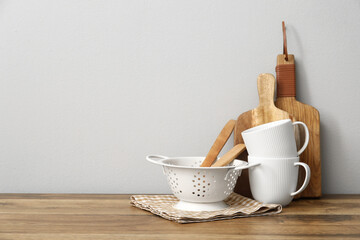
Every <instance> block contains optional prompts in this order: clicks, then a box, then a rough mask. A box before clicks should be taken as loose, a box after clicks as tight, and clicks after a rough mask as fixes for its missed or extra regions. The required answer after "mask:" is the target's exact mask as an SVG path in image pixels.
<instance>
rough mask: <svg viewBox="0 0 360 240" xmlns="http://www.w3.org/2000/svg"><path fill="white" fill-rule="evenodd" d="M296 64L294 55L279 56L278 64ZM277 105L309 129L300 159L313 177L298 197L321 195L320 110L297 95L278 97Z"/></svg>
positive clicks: (302, 171) (302, 174)
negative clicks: (307, 166) (286, 58)
mask: <svg viewBox="0 0 360 240" xmlns="http://www.w3.org/2000/svg"><path fill="white" fill-rule="evenodd" d="M282 64H295V58H294V55H292V54H289V56H288V61H286V60H285V57H284V55H282V54H281V55H278V56H277V65H282ZM275 105H276V106H277V107H278V108H281V109H283V110H285V111H287V112H289V113H290V114H291V115H292V116H294V117H295V118H296V119H297V120H298V121H301V122H304V123H305V124H306V126H307V127H308V129H309V145H308V146H307V148H306V149H305V151H304V152H303V153H302V154H301V155H300V161H301V162H304V163H306V164H308V165H309V167H310V169H311V178H310V182H309V185H308V186H307V188H306V189H305V190H304V191H303V192H302V193H300V194H299V195H298V196H297V197H320V196H321V157H320V115H319V111H318V110H317V109H316V108H314V107H312V106H310V105H307V104H304V103H302V102H299V101H297V100H296V98H295V97H278V98H277V99H276V102H275ZM299 133H300V142H301V144H302V143H303V142H304V138H305V133H304V131H303V128H299ZM304 178H305V172H304V170H303V169H301V170H300V171H299V184H298V185H299V186H301V184H302V183H303V181H304Z"/></svg>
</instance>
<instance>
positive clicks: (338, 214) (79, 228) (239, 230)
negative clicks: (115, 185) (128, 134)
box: [0, 194, 360, 240]
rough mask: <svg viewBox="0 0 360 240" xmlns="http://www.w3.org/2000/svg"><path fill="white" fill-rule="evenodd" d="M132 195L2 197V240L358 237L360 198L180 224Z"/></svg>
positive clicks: (300, 203) (318, 201) (307, 202)
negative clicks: (139, 203)
mask: <svg viewBox="0 0 360 240" xmlns="http://www.w3.org/2000/svg"><path fill="white" fill-rule="evenodd" d="M129 198H130V195H92V194H84V195H71V194H69V195H67V194H0V239H8V240H10V239H11V240H15V239H16V240H35V239H36V240H60V239H63V240H75V239H79V240H85V239H89V240H94V239H96V240H105V239H106V240H108V239H135V240H137V239H160V240H165V239H290V240H291V239H345V238H346V239H359V237H360V195H328V196H324V197H323V198H321V199H300V200H296V201H294V202H292V203H291V204H290V205H289V206H288V207H286V208H284V209H283V212H282V213H280V214H278V215H273V216H263V217H251V218H239V219H233V220H224V221H216V222H207V223H190V224H179V223H175V222H171V221H168V220H165V219H163V218H160V217H158V216H155V215H153V214H151V213H149V212H146V211H143V210H140V209H138V208H135V207H132V206H130V204H129V202H130V201H129Z"/></svg>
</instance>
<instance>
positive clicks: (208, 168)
mask: <svg viewBox="0 0 360 240" xmlns="http://www.w3.org/2000/svg"><path fill="white" fill-rule="evenodd" d="M193 158H202V159H205V157H203V156H200V157H199V156H197V157H168V158H166V159H161V160H158V161H156V162H155V161H149V160H148V161H149V162H151V163H155V164H158V165H161V166H165V167H174V168H186V169H202V170H205V169H206V170H218V169H232V168H235V167H239V166H242V165H246V164H248V163H247V162H246V161H244V160H240V159H235V160H234V161H237V162H240V163H241V164H237V165H232V166H223V167H191V166H181V165H171V164H166V163H164V162H163V161H168V160H174V159H193Z"/></svg>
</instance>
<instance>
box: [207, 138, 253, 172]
mask: <svg viewBox="0 0 360 240" xmlns="http://www.w3.org/2000/svg"><path fill="white" fill-rule="evenodd" d="M245 149H246V147H245V144H242V143H240V144H238V145H235V146H234V147H233V148H232V149H230V150H229V151H228V152H227V153H225V154H224V156H222V157H221V158H220V159H219V160H217V161H216V162H215V163H214V164H213V165H211V166H212V167H223V166H227V165H228V164H229V163H231V162H232V161H233V160H234V159H235V158H236V157H237V156H239V155H240V153H242V152H243V151H245Z"/></svg>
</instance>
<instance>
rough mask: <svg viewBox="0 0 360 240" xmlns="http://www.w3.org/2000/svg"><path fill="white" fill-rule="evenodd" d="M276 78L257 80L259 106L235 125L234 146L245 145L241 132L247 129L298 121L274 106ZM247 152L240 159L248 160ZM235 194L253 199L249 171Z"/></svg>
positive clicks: (240, 178) (236, 188) (239, 119)
mask: <svg viewBox="0 0 360 240" xmlns="http://www.w3.org/2000/svg"><path fill="white" fill-rule="evenodd" d="M275 84H276V82H275V77H274V76H273V75H272V74H269V73H264V74H260V75H259V77H258V79H257V87H258V93H259V105H258V106H257V107H256V108H254V109H252V110H250V111H247V112H245V113H242V114H241V115H240V116H239V117H238V119H237V121H236V125H235V130H234V145H237V144H239V143H244V141H243V139H242V136H241V132H243V131H245V130H246V129H249V128H252V127H256V126H258V125H261V124H264V123H268V122H273V121H277V120H282V119H289V118H290V119H291V120H292V121H295V120H296V119H295V118H294V117H293V116H291V115H290V114H289V113H288V112H285V111H283V110H281V109H279V108H277V107H276V106H275V104H274V95H275ZM247 155H248V153H247V151H244V152H243V153H242V154H240V156H239V157H238V159H241V160H247ZM235 192H236V193H240V194H241V195H243V196H246V197H251V196H252V195H251V191H250V184H249V175H248V171H247V170H243V171H242V173H241V176H240V177H239V178H238V181H237V184H236V186H235Z"/></svg>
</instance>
